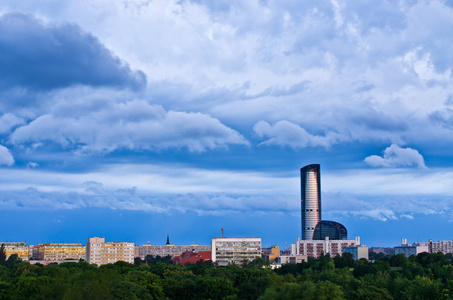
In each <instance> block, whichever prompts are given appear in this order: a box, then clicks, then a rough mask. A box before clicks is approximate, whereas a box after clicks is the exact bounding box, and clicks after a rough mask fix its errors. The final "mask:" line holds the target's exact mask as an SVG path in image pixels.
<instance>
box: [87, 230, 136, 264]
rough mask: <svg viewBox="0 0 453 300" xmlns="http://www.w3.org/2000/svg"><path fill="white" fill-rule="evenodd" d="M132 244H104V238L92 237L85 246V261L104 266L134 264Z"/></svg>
mask: <svg viewBox="0 0 453 300" xmlns="http://www.w3.org/2000/svg"><path fill="white" fill-rule="evenodd" d="M134 248H135V247H134V243H127V242H105V238H99V237H92V238H89V239H88V243H87V245H86V260H87V262H88V263H90V264H97V265H98V266H100V265H105V264H113V263H115V262H117V261H125V262H128V263H131V264H132V263H134Z"/></svg>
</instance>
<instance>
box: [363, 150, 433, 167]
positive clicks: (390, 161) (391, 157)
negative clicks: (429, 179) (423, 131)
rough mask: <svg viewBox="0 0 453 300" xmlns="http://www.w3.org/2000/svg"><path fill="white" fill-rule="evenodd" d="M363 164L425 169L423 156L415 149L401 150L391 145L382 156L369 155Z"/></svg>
mask: <svg viewBox="0 0 453 300" xmlns="http://www.w3.org/2000/svg"><path fill="white" fill-rule="evenodd" d="M365 162H366V163H367V164H369V165H370V166H373V167H387V168H396V167H412V166H417V167H419V168H426V165H425V160H424V159H423V156H422V155H421V154H420V153H419V152H418V151H417V150H415V149H412V148H401V147H400V146H398V145H395V144H392V145H391V146H390V147H387V148H386V149H385V150H384V154H383V156H378V155H371V156H368V157H367V158H365Z"/></svg>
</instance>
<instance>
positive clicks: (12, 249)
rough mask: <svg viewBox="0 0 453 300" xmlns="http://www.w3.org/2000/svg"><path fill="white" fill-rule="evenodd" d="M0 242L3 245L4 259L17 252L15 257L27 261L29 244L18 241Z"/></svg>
mask: <svg viewBox="0 0 453 300" xmlns="http://www.w3.org/2000/svg"><path fill="white" fill-rule="evenodd" d="M1 244H4V245H5V254H6V259H8V258H9V257H10V256H11V255H13V254H17V257H18V258H20V259H21V260H23V261H28V259H29V253H28V251H29V246H28V245H26V244H25V243H22V242H18V243H1ZM1 244H0V245H1Z"/></svg>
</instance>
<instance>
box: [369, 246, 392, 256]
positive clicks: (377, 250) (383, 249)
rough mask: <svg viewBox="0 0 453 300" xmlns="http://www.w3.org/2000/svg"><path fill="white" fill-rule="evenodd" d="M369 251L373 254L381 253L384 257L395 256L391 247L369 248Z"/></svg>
mask: <svg viewBox="0 0 453 300" xmlns="http://www.w3.org/2000/svg"><path fill="white" fill-rule="evenodd" d="M370 251H371V252H374V253H383V254H384V255H393V254H395V249H393V248H391V247H371V248H370Z"/></svg>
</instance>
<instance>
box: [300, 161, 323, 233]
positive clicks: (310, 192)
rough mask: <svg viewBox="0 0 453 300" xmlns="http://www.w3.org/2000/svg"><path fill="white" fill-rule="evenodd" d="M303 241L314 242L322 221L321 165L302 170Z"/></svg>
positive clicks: (309, 166)
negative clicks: (315, 233)
mask: <svg viewBox="0 0 453 300" xmlns="http://www.w3.org/2000/svg"><path fill="white" fill-rule="evenodd" d="M300 180H301V210H302V239H303V240H313V237H314V232H315V228H316V225H318V223H319V221H321V180H320V165H319V164H312V165H308V166H305V167H303V168H302V169H300Z"/></svg>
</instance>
